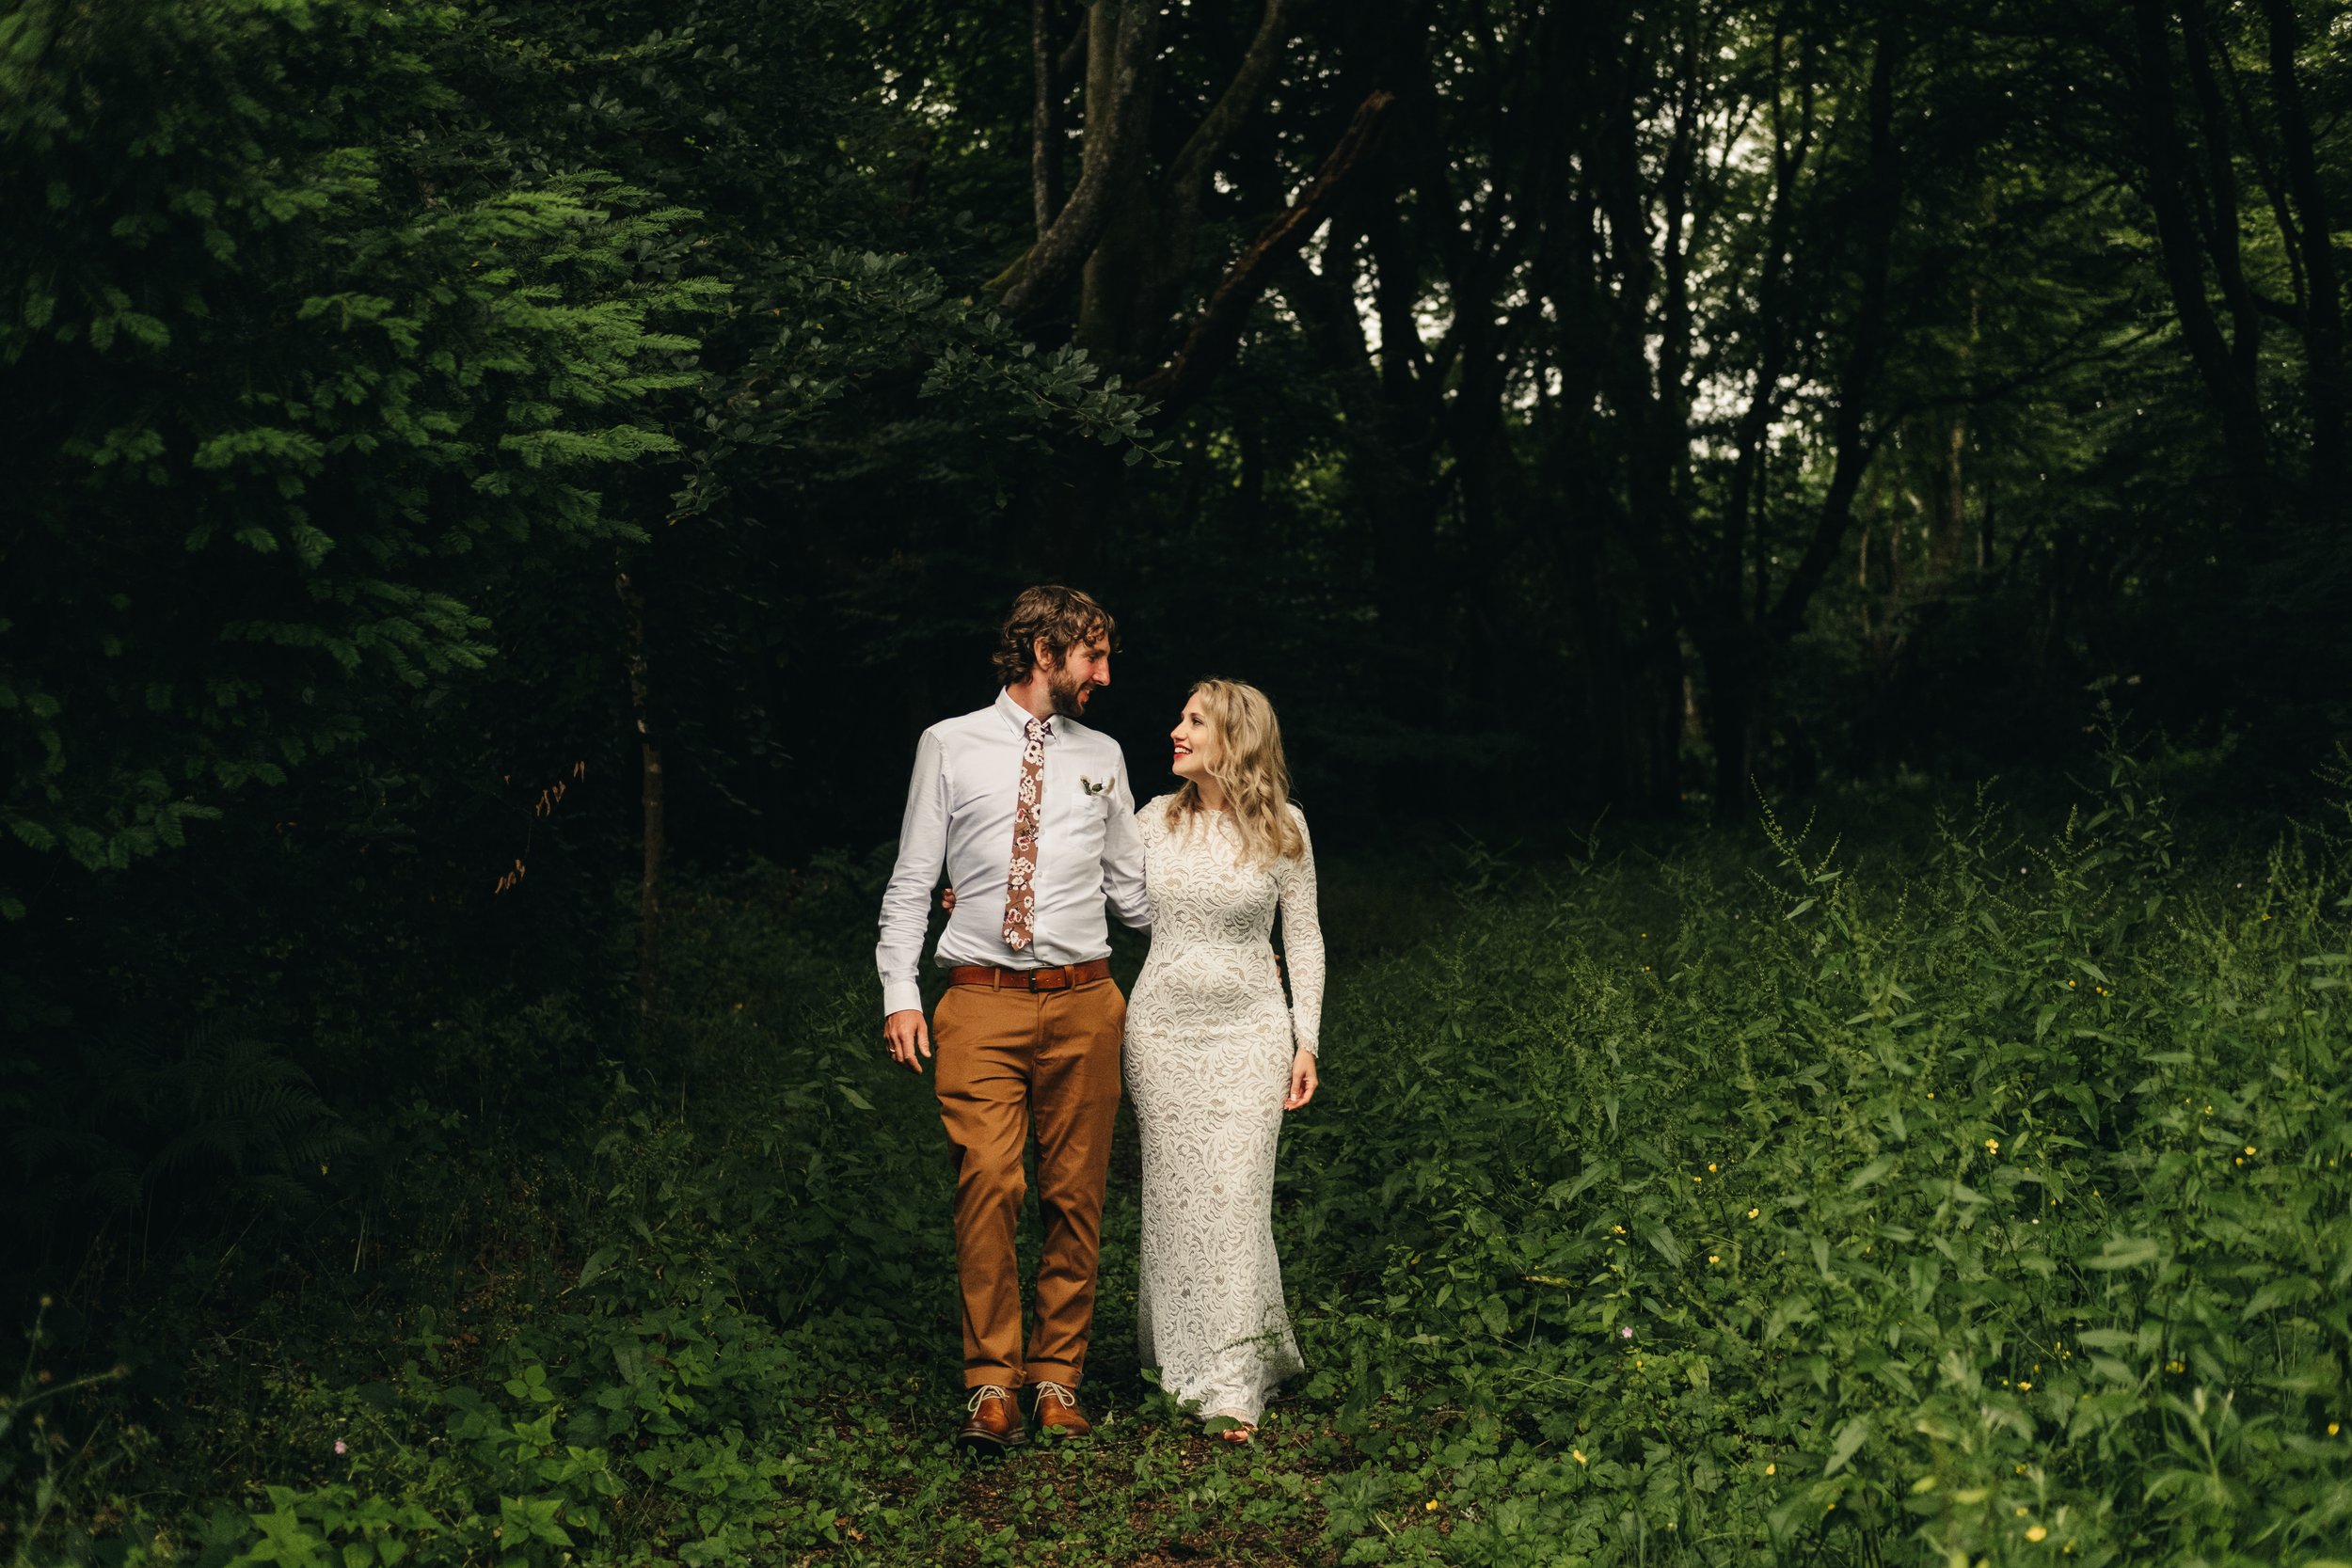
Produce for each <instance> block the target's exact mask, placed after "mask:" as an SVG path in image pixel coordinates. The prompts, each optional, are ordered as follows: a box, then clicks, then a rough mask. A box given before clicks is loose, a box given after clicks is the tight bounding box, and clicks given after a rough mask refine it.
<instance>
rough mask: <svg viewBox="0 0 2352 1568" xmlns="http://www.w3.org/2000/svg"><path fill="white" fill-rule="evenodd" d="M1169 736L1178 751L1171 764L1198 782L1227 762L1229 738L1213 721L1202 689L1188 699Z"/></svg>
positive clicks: (1180, 774)
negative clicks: (1226, 742)
mask: <svg viewBox="0 0 2352 1568" xmlns="http://www.w3.org/2000/svg"><path fill="white" fill-rule="evenodd" d="M1168 740H1169V742H1170V744H1172V745H1173V746H1174V748H1175V752H1176V756H1175V760H1174V761H1173V762H1172V763H1171V764H1170V765H1169V766H1170V767H1171V768H1173V770H1174V771H1175V774H1176V776H1177V777H1178V778H1180V779H1188V780H1191V781H1192V782H1193V783H1195V784H1198V783H1199V782H1200V781H1201V780H1202V779H1205V778H1208V777H1209V776H1210V775H1211V774H1213V773H1214V772H1216V769H1217V768H1221V767H1223V766H1224V765H1225V739H1224V737H1223V736H1220V735H1218V734H1217V733H1216V725H1215V724H1213V723H1211V722H1210V721H1209V714H1208V710H1207V709H1206V708H1204V707H1202V706H1201V705H1200V693H1199V692H1195V693H1194V694H1193V695H1192V696H1191V697H1190V698H1188V699H1186V700H1185V703H1184V717H1183V718H1181V719H1179V720H1177V721H1176V727H1175V728H1174V729H1172V730H1170V731H1169V732H1168Z"/></svg>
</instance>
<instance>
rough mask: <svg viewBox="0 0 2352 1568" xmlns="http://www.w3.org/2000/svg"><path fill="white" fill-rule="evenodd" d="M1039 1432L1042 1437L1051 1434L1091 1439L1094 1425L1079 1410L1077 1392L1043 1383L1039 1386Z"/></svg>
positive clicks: (1055, 1384) (1037, 1399) (1037, 1405)
mask: <svg viewBox="0 0 2352 1568" xmlns="http://www.w3.org/2000/svg"><path fill="white" fill-rule="evenodd" d="M1034 1409H1035V1410H1036V1412H1037V1430H1038V1434H1039V1435H1040V1436H1043V1435H1045V1434H1046V1433H1052V1434H1053V1435H1055V1436H1057V1437H1089V1436H1091V1435H1093V1433H1094V1423H1093V1422H1091V1421H1089V1420H1088V1419H1087V1418H1086V1413H1085V1412H1084V1411H1082V1410H1080V1409H1079V1408H1078V1394H1077V1390H1075V1389H1073V1388H1071V1387H1069V1386H1065V1385H1063V1384H1059V1383H1054V1382H1049V1381H1041V1382H1040V1383H1039V1384H1038V1385H1037V1395H1036V1403H1035V1405H1034Z"/></svg>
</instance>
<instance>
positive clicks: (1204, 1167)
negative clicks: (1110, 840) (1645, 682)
mask: <svg viewBox="0 0 2352 1568" xmlns="http://www.w3.org/2000/svg"><path fill="white" fill-rule="evenodd" d="M1168 739H1169V741H1170V743H1171V745H1172V747H1173V752H1174V754H1173V762H1172V767H1173V769H1174V771H1175V774H1176V776H1177V777H1178V778H1179V779H1181V780H1183V781H1184V784H1183V787H1181V788H1180V789H1178V790H1176V791H1175V792H1174V793H1173V794H1169V795H1162V796H1160V797H1158V798H1157V799H1156V800H1152V801H1151V802H1149V803H1148V804H1146V805H1145V806H1144V807H1143V809H1142V810H1140V811H1138V812H1137V813H1136V827H1137V828H1138V829H1140V830H1141V832H1142V837H1143V851H1144V873H1143V874H1144V886H1145V891H1146V892H1147V894H1148V895H1149V896H1150V900H1151V905H1152V951H1151V956H1150V957H1149V958H1146V959H1145V960H1144V964H1143V973H1142V974H1141V975H1140V976H1138V977H1137V979H1136V987H1135V993H1134V994H1133V995H1132V996H1130V997H1129V998H1128V1000H1127V1038H1126V1076H1127V1092H1128V1095H1129V1097H1130V1098H1131V1099H1132V1100H1133V1101H1135V1107H1136V1126H1137V1127H1138V1128H1140V1129H1141V1130H1142V1133H1143V1249H1142V1251H1143V1267H1142V1279H1141V1282H1140V1289H1139V1291H1138V1292H1137V1300H1136V1331H1137V1335H1138V1337H1139V1338H1140V1339H1141V1341H1142V1352H1143V1364H1144V1365H1145V1366H1147V1367H1154V1366H1155V1367H1157V1368H1158V1369H1159V1370H1160V1386H1162V1387H1163V1388H1165V1389H1167V1390H1168V1392H1169V1393H1170V1394H1173V1395H1174V1396H1175V1397H1176V1399H1177V1401H1178V1402H1180V1403H1182V1404H1183V1405H1184V1407H1185V1408H1186V1409H1189V1410H1191V1411H1192V1412H1194V1413H1195V1414H1196V1415H1198V1416H1200V1418H1201V1419H1202V1420H1203V1421H1204V1422H1206V1423H1207V1424H1208V1426H1209V1428H1210V1429H1211V1430H1213V1431H1215V1432H1216V1433H1218V1434H1219V1435H1221V1436H1223V1437H1224V1438H1225V1439H1227V1440H1228V1441H1231V1442H1247V1441H1248V1439H1249V1438H1250V1436H1251V1435H1252V1433H1255V1432H1256V1431H1257V1424H1258V1418H1259V1416H1260V1415H1262V1414H1263V1412H1264V1409H1265V1402H1266V1396H1267V1394H1268V1393H1269V1392H1271V1391H1272V1389H1273V1387H1274V1386H1275V1385H1276V1384H1278V1383H1279V1382H1281V1381H1282V1379H1284V1378H1286V1377H1288V1376H1290V1375H1291V1374H1292V1373H1294V1372H1296V1371H1299V1370H1302V1363H1301V1362H1300V1360H1299V1358H1298V1343H1297V1341H1296V1339H1295V1338H1293V1337H1292V1334H1291V1326H1290V1318H1289V1315H1288V1314H1287V1313H1286V1312H1285V1311H1284V1309H1283V1306H1282V1265H1281V1261H1280V1259H1278V1258H1277V1257H1276V1256H1275V1252H1274V1153H1275V1146H1276V1143H1277V1141H1278V1140H1279V1136H1280V1133H1281V1127H1282V1113H1283V1112H1285V1111H1295V1110H1297V1109H1299V1108H1300V1107H1301V1106H1303V1105H1305V1104H1306V1103H1307V1102H1308V1101H1310V1100H1312V1099H1313V1098H1314V1093H1315V1083H1316V1079H1315V1049H1316V1039H1315V1035H1316V1030H1317V1028H1318V1027H1319V1025H1320V1022H1321V1019H1322V1012H1323V931H1322V928H1321V927H1319V926H1318V925H1317V924H1316V920H1315V861H1314V849H1313V847H1312V846H1311V844H1310V843H1309V841H1308V838H1307V818H1306V816H1305V815H1304V814H1303V813H1301V812H1300V811H1299V809H1298V808H1297V807H1296V806H1295V805H1293V804H1292V803H1291V800H1290V770H1289V768H1287V767H1286V766H1285V765H1284V763H1283V760H1282V732H1281V728H1280V726H1279V725H1278V724H1277V723H1276V722H1275V718H1274V705H1273V704H1271V703H1269V702H1268V701H1266V697H1265V693H1263V692H1262V691H1260V690H1259V689H1257V688H1256V687H1254V686H1246V685H1244V684H1242V683H1241V682H1239V681H1225V680H1205V681H1202V682H1201V683H1200V685H1198V686H1196V687H1194V688H1193V689H1192V691H1191V693H1190V694H1189V695H1188V696H1187V697H1186V699H1185V702H1184V716H1183V717H1182V718H1181V719H1179V720H1178V721H1176V728H1175V729H1174V730H1173V731H1172V732H1170V734H1169V736H1168ZM943 902H944V903H946V907H947V908H949V909H951V910H952V909H953V908H954V907H955V892H954V890H953V889H949V890H948V892H947V895H946V898H945V899H944V900H943ZM1278 912H1279V914H1280V915H1281V917H1282V947H1283V951H1284V954H1285V955H1286V957H1287V958H1288V959H1289V963H1290V983H1291V1002H1290V1005H1289V1006H1288V1007H1287V1008H1286V1007H1285V1006H1284V1005H1283V1001H1282V974H1281V970H1280V968H1279V966H1278V965H1277V963H1276V962H1275V958H1274V948H1273V944H1272V942H1271V940H1270V939H1271V937H1272V934H1273V929H1274V917H1275V915H1276V914H1277V913H1278Z"/></svg>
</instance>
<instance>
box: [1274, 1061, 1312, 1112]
mask: <svg viewBox="0 0 2352 1568" xmlns="http://www.w3.org/2000/svg"><path fill="white" fill-rule="evenodd" d="M1314 1097H1315V1053H1313V1052H1311V1051H1310V1050H1308V1049H1307V1048H1306V1047H1305V1046H1303V1045H1302V1046H1300V1047H1299V1048H1298V1050H1297V1052H1296V1053H1295V1054H1294V1055H1293V1056H1292V1057H1291V1092H1290V1094H1289V1096H1288V1098H1286V1099H1285V1100H1284V1101H1282V1109H1284V1110H1285V1111H1295V1110H1297V1109H1298V1108H1299V1107H1300V1106H1301V1105H1304V1104H1306V1103H1307V1101H1310V1100H1312V1099H1313V1098H1314Z"/></svg>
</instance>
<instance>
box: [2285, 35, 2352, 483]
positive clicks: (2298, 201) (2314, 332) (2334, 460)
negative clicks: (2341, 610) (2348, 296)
mask: <svg viewBox="0 0 2352 1568" xmlns="http://www.w3.org/2000/svg"><path fill="white" fill-rule="evenodd" d="M2263 20H2264V22H2265V25H2266V28H2267V30H2268V33H2269V41H2270V51H2269V54H2270V92H2271V99H2272V102H2274V103H2276V104H2277V105H2278V114H2279V137H2280V141H2281V142H2282V143H2283V144H2284V147H2285V152H2286V166H2287V190H2288V193H2289V195H2291V196H2292V197H2293V198H2294V201H2295V206H2296V216H2297V219H2298V222H2297V224H2296V233H2295V234H2293V235H2290V236H2288V239H2289V243H2290V244H2294V245H2296V249H2297V251H2298V252H2299V253H2300V254H2301V256H2302V260H2303V270H2304V273H2305V277H2306V278H2307V291H2308V292H2307V295H2306V298H2305V301H2304V306H2303V352H2304V356H2305V358H2306V361H2307V363H2308V365H2309V374H2310V378H2311V386H2310V396H2311V401H2312V442H2311V472H2310V474H2309V475H2308V476H2307V480H2306V484H2307V490H2306V494H2307V495H2308V496H2309V498H2310V509H2311V511H2312V515H2314V516H2319V517H2327V518H2338V517H2341V516H2342V515H2344V443H2345V441H2346V440H2347V439H2352V429H2347V426H2346V407H2345V405H2346V401H2347V390H2348V388H2347V387H2346V385H2345V376H2344V300H2343V296H2342V295H2341V294H2340V293H2338V292H2337V291H2338V283H2337V277H2336V252H2335V244H2334V238H2333V236H2334V231H2335V221H2334V218H2333V216H2332V215H2331V214H2330V213H2329V211H2328V198H2327V195H2326V193H2325V191H2324V190H2323V188H2322V186H2321V184H2320V175H2319V159H2318V154H2317V152H2316V150H2315V148H2314V144H2313V141H2312V121H2311V114H2310V111H2309V110H2308V109H2307V108H2305V106H2304V103H2303V86H2302V81H2301V78H2300V77H2298V76H2297V75H2296V68H2295V54H2296V47H2297V45H2298V44H2299V43H2300V41H2301V40H2300V37H2299V29H2298V27H2297V25H2296V15H2295V4H2294V0H2263Z"/></svg>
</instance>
